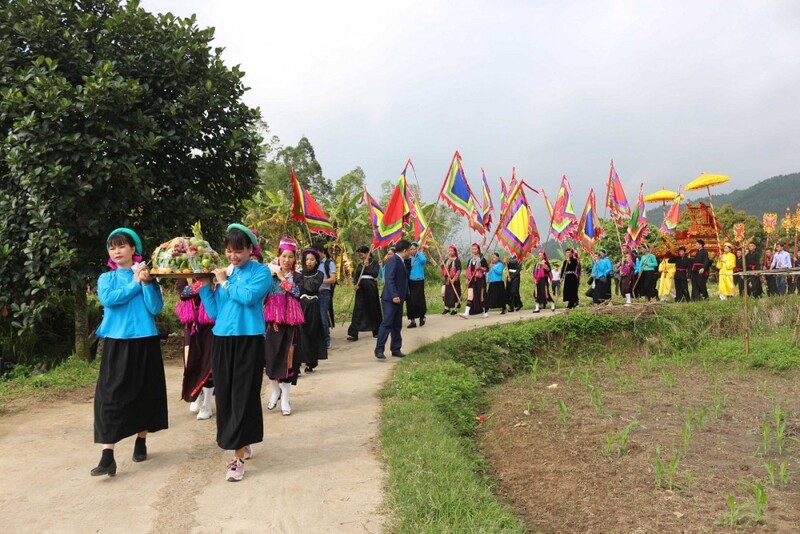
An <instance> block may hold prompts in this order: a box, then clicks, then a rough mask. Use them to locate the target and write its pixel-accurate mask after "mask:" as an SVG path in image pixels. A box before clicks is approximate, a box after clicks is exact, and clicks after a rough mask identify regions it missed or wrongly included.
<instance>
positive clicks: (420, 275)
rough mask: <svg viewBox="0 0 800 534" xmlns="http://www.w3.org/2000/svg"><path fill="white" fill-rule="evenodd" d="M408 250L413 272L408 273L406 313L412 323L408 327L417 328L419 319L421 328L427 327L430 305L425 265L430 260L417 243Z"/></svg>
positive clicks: (412, 244)
mask: <svg viewBox="0 0 800 534" xmlns="http://www.w3.org/2000/svg"><path fill="white" fill-rule="evenodd" d="M408 250H409V259H410V261H411V270H410V272H409V273H408V302H407V303H406V311H407V312H408V319H409V320H410V321H411V323H409V325H408V327H409V328H416V327H417V319H419V325H420V326H425V314H426V313H427V312H428V304H427V302H425V265H426V264H427V263H428V258H427V257H425V254H423V253H422V249H421V248H419V243H418V242H417V241H414V242H413V243H411V247H410V248H409V249H408Z"/></svg>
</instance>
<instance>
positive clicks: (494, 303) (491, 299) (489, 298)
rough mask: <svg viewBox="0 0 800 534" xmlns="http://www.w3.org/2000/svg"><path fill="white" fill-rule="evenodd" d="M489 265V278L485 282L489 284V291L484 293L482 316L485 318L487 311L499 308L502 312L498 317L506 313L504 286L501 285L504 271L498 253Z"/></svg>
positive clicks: (503, 265) (493, 256) (503, 284)
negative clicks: (484, 301) (484, 302)
mask: <svg viewBox="0 0 800 534" xmlns="http://www.w3.org/2000/svg"><path fill="white" fill-rule="evenodd" d="M491 262H492V263H491V265H489V276H488V277H487V279H486V281H487V282H489V289H488V290H487V292H486V308H485V309H484V311H483V316H484V317H487V316H488V312H489V310H493V309H497V308H501V309H502V310H503V311H501V312H500V315H505V313H506V286H505V283H503V272H504V271H505V269H506V266H505V264H504V263H503V262H502V261H500V253H499V252H495V253H493V254H492V257H491Z"/></svg>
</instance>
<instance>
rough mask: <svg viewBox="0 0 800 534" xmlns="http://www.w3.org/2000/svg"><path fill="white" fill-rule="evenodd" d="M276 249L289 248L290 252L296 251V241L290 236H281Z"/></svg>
mask: <svg viewBox="0 0 800 534" xmlns="http://www.w3.org/2000/svg"><path fill="white" fill-rule="evenodd" d="M278 250H279V251H280V250H289V251H292V252H297V241H295V240H294V239H292V238H291V237H282V238H281V242H280V244H279V245H278Z"/></svg>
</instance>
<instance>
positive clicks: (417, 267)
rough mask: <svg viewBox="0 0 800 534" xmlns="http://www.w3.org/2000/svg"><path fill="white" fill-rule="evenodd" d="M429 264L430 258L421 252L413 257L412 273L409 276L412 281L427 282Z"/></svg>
mask: <svg viewBox="0 0 800 534" xmlns="http://www.w3.org/2000/svg"><path fill="white" fill-rule="evenodd" d="M426 263H428V258H426V257H425V254H423V253H422V251H421V250H418V251H417V253H416V254H414V255H413V256H411V273H410V274H409V275H408V278H409V279H410V280H425V264H426Z"/></svg>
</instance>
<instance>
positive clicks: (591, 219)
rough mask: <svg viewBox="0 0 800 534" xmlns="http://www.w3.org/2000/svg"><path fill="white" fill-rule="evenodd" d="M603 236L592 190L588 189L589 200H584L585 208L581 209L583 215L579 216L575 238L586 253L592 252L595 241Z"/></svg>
mask: <svg viewBox="0 0 800 534" xmlns="http://www.w3.org/2000/svg"><path fill="white" fill-rule="evenodd" d="M604 235H605V231H604V230H603V229H602V228H601V227H600V222H599V221H598V219H597V199H596V198H595V195H594V189H590V190H589V198H587V199H586V207H585V208H583V214H581V220H580V222H579V223H578V230H577V232H576V237H577V238H578V239H579V240H580V242H581V245H583V248H584V249H585V250H586V251H587V252H592V251H593V250H594V246H595V244H597V241H598V240H600V239H602V237H603V236H604Z"/></svg>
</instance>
